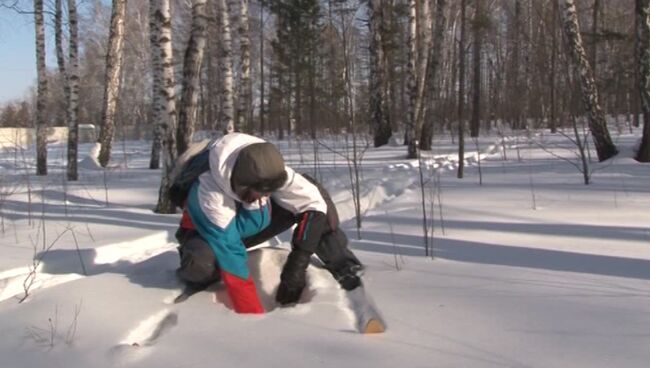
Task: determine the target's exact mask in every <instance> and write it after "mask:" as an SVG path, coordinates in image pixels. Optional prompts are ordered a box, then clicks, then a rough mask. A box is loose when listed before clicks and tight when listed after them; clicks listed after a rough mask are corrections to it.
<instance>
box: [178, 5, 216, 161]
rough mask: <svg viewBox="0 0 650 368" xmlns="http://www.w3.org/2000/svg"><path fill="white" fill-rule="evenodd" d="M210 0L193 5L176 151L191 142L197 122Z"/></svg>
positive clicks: (184, 147) (181, 150)
mask: <svg viewBox="0 0 650 368" xmlns="http://www.w3.org/2000/svg"><path fill="white" fill-rule="evenodd" d="M206 4H207V0H194V4H193V5H192V31H191V34H190V40H189V42H188V44H187V50H186V51H185V61H184V63H183V92H182V95H181V106H180V111H179V114H178V129H177V132H176V145H177V150H176V151H177V154H178V155H179V156H180V155H181V154H182V153H183V152H185V150H187V148H188V147H189V145H190V143H191V142H192V134H193V133H194V126H195V125H196V115H197V110H198V99H199V92H200V89H201V86H200V83H201V64H202V63H203V51H204V49H205V43H206V35H207V27H208V19H207V16H206Z"/></svg>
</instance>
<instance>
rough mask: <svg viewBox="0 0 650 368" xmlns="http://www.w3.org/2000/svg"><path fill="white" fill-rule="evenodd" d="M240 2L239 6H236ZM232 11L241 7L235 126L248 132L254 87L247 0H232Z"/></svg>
mask: <svg viewBox="0 0 650 368" xmlns="http://www.w3.org/2000/svg"><path fill="white" fill-rule="evenodd" d="M237 2H238V4H236V3H237ZM230 4H231V11H233V10H235V9H234V8H235V7H234V6H232V5H239V13H238V14H237V15H238V16H236V17H234V18H235V19H237V24H236V25H233V26H236V27H237V35H238V36H239V52H240V63H239V88H238V93H237V113H236V114H235V116H236V117H237V123H236V124H235V125H236V126H237V127H239V129H242V130H244V131H247V132H251V131H252V126H251V120H252V110H251V106H252V100H251V96H252V85H251V76H250V66H251V39H250V34H249V22H248V4H247V0H231V3H230Z"/></svg>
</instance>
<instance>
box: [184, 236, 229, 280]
mask: <svg viewBox="0 0 650 368" xmlns="http://www.w3.org/2000/svg"><path fill="white" fill-rule="evenodd" d="M178 251H179V253H180V257H181V266H180V267H179V268H178V269H177V270H176V274H177V275H178V277H180V278H181V279H182V280H183V281H185V282H189V283H193V284H196V285H197V286H204V285H207V284H211V283H213V282H216V281H219V279H220V274H219V268H218V267H217V264H216V258H215V256H214V252H213V251H212V248H210V246H209V245H208V243H207V242H206V241H205V240H203V238H201V237H200V236H198V235H197V236H194V237H192V238H190V239H188V240H186V241H185V242H184V243H183V244H182V245H181V246H180V247H179V248H178Z"/></svg>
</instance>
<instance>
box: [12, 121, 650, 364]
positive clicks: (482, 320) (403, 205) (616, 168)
mask: <svg viewBox="0 0 650 368" xmlns="http://www.w3.org/2000/svg"><path fill="white" fill-rule="evenodd" d="M635 137H638V132H637V134H635V135H620V136H616V141H617V144H619V146H620V148H621V151H622V152H621V154H620V155H619V156H617V157H616V158H615V159H613V160H610V161H608V162H605V163H602V164H601V163H593V164H592V169H593V170H594V172H593V175H592V180H593V183H592V184H591V185H589V186H585V185H584V184H583V183H582V181H583V178H582V175H581V174H580V173H579V172H578V171H577V170H576V168H575V167H574V166H572V165H571V164H570V163H568V162H567V161H564V160H562V159H559V158H557V157H556V156H558V155H559V156H562V157H565V158H567V159H570V160H572V161H575V162H577V159H576V158H575V157H574V153H573V151H575V150H571V149H569V148H570V146H569V145H568V143H567V140H566V139H565V138H562V137H560V136H551V135H548V134H546V135H536V136H535V137H534V140H533V141H528V140H527V139H525V138H524V137H523V136H521V137H518V138H516V137H509V138H508V139H506V141H505V142H504V145H501V144H500V143H499V141H500V140H499V138H498V137H495V136H493V137H484V138H481V139H480V142H479V144H478V147H477V145H475V144H474V142H473V141H471V140H470V141H469V144H468V149H469V151H472V152H470V153H468V155H467V157H468V166H467V167H466V171H465V178H464V179H462V180H459V179H457V178H456V172H455V168H456V163H455V154H454V152H455V146H454V144H453V143H452V142H451V141H450V140H449V137H441V138H440V139H437V140H436V142H435V143H436V144H435V147H436V148H435V149H434V151H433V152H432V153H426V154H424V156H423V157H422V160H421V161H419V160H406V159H404V153H405V149H404V147H402V146H390V147H383V148H380V149H372V148H369V149H366V150H363V152H362V153H363V160H362V161H361V169H362V173H361V177H362V180H363V183H362V185H361V190H360V192H361V196H362V213H363V217H362V228H361V230H360V233H359V234H360V239H357V230H356V227H355V224H356V221H355V219H354V206H353V201H352V197H351V189H350V188H351V186H350V179H349V177H350V172H349V170H348V165H347V164H346V161H345V159H344V157H343V156H344V155H345V150H343V149H342V148H341V147H342V146H343V144H344V142H343V141H342V140H340V139H339V140H337V139H329V140H326V141H325V142H326V143H322V144H318V145H317V146H316V147H317V148H316V150H315V149H314V144H313V142H311V141H302V142H298V141H289V142H287V141H282V142H277V143H278V145H279V146H280V147H281V148H282V151H283V152H284V153H285V155H286V157H287V161H288V163H289V164H290V165H291V166H293V167H296V168H298V169H301V170H303V171H305V172H308V173H310V174H315V175H316V176H318V177H319V178H321V180H322V181H323V183H324V184H325V186H326V187H327V188H328V189H329V190H330V191H331V193H332V196H333V198H334V200H335V201H336V202H337V205H338V208H339V211H340V213H341V217H342V218H343V220H344V222H343V226H344V228H345V229H346V231H347V233H348V235H349V237H350V239H351V247H352V248H353V249H354V251H355V253H356V254H357V255H358V256H359V258H360V259H361V260H362V261H363V262H364V263H365V264H366V266H367V272H366V274H365V276H364V281H365V284H366V287H367V290H368V292H369V293H370V294H371V295H372V297H373V298H374V300H375V302H376V304H377V305H378V306H379V308H380V309H381V311H382V313H383V315H384V318H385V320H386V321H387V323H388V330H387V331H386V333H384V334H379V335H361V334H359V333H357V332H356V330H355V321H354V316H353V314H352V313H351V310H350V306H349V303H348V301H347V299H346V298H345V295H344V293H343V292H341V290H340V289H339V288H338V286H337V284H336V283H335V282H334V281H333V279H332V278H331V276H329V274H328V273H327V272H326V271H324V270H323V269H321V268H319V267H318V266H317V265H316V264H314V265H313V266H311V267H310V268H309V274H308V276H309V286H308V290H307V291H306V292H305V293H304V294H303V298H302V302H301V303H300V304H299V305H297V306H296V307H293V308H277V306H276V305H275V303H274V292H275V288H276V287H277V283H278V279H279V273H280V269H281V267H282V264H283V261H284V257H286V249H287V247H288V244H287V243H286V241H287V240H288V239H289V236H288V235H285V236H283V237H281V238H280V239H278V240H279V241H278V242H277V243H278V244H276V247H274V248H265V249H261V250H258V251H255V252H252V253H251V254H250V264H251V269H252V272H253V275H254V277H255V280H256V282H257V283H258V286H259V290H260V293H261V298H262V300H263V304H264V305H265V307H266V309H267V310H268V313H266V314H265V315H262V316H247V315H237V314H235V313H234V312H232V311H231V309H230V308H229V301H228V298H227V296H226V295H225V293H224V291H223V290H221V289H217V290H212V291H211V292H203V293H200V294H197V295H195V296H193V297H192V298H190V299H189V300H188V301H186V302H184V303H181V304H173V303H172V300H173V298H174V297H175V296H176V295H177V294H178V293H179V290H178V289H179V287H180V286H179V284H178V282H177V281H176V280H175V278H174V274H173V272H174V269H175V267H176V265H177V262H178V258H177V254H176V250H175V247H176V244H175V243H174V238H173V233H174V231H175V227H176V224H177V222H178V217H179V215H158V214H155V213H153V212H151V209H152V208H153V207H154V205H155V203H156V199H157V190H158V185H159V175H160V171H159V170H149V169H148V164H149V163H148V154H149V151H150V147H149V145H148V142H116V144H115V151H114V156H113V163H114V164H115V166H114V167H113V168H111V169H109V170H107V171H103V170H100V169H98V168H97V167H96V165H94V163H93V162H92V160H88V159H84V160H82V161H81V162H80V180H79V181H78V182H75V183H67V184H66V183H65V182H64V180H63V176H62V167H61V166H62V162H64V161H63V157H64V151H65V150H64V145H62V144H58V145H57V144H54V145H52V146H51V149H50V150H49V162H50V164H51V165H52V166H51V167H50V175H48V176H47V177H46V178H42V177H36V176H33V175H27V174H32V172H33V171H34V170H33V169H32V168H31V167H30V168H29V169H27V170H25V169H23V168H24V167H25V166H26V165H33V163H32V162H31V160H30V159H25V158H24V157H33V154H32V153H31V152H21V151H17V150H11V149H9V150H5V151H3V152H2V153H1V154H0V178H1V179H0V184H2V186H1V187H2V189H0V211H1V214H2V223H1V225H0V226H1V227H0V326H2V329H1V331H2V334H1V335H0V356H1V357H2V358H1V359H2V363H0V366H2V367H7V368H13V367H103V366H106V367H113V366H119V367H228V366H231V367H243V368H248V367H267V368H270V367H283V368H284V367H286V366H287V365H291V364H298V365H299V366H309V367H313V366H323V367H352V366H357V367H391V368H394V367H396V366H401V367H544V368H546V367H646V366H647V364H648V361H650V283H649V280H650V225H649V223H650V214H649V212H648V208H650V166H648V165H643V164H639V163H637V162H635V161H634V160H632V159H631V158H630V157H631V156H632V153H631V147H632V146H633V144H634V141H635V139H636V138H635ZM504 147H505V149H506V152H505V157H506V158H507V160H504V159H503V158H504V152H503V151H502V149H503V148H504ZM81 149H82V151H83V152H88V151H89V150H90V149H91V146H90V145H82V147H81ZM315 151H316V152H317V155H318V157H319V159H318V160H317V161H314V159H313V157H314V152H315ZM332 151H337V152H339V153H342V155H341V154H338V153H333V152H332ZM477 151H479V152H480V153H481V155H480V158H481V159H480V160H479V159H478V157H479V155H478V154H477ZM82 156H83V155H82ZM419 162H422V163H424V165H422V167H423V169H424V177H425V181H426V188H425V190H424V192H425V200H424V208H425V210H426V212H427V218H428V220H429V221H428V233H429V239H428V243H429V244H431V249H430V252H429V253H430V254H432V255H433V257H431V256H429V257H427V256H426V255H425V241H424V235H423V215H422V211H423V210H422V208H423V205H422V191H421V189H420V185H419V184H420V176H419V167H420V165H419ZM479 162H480V165H479ZM434 170H435V171H434ZM479 172H480V175H479ZM479 178H482V185H479ZM28 184H29V187H30V188H31V191H30V192H29V193H28V190H27V187H28ZM29 194H31V198H29ZM432 231H433V234H432V233H431V232H432ZM44 249H46V251H43V250H44ZM35 256H36V259H37V261H36V262H37V263H38V262H39V261H40V263H38V267H37V271H36V273H35V274H32V276H33V275H35V278H34V280H33V281H34V282H33V284H32V285H31V287H30V293H29V297H28V298H27V299H26V300H25V301H24V302H22V303H19V300H20V299H22V298H23V296H24V291H23V290H24V286H23V285H24V284H25V282H26V281H30V280H31V279H32V278H31V277H30V271H31V270H32V269H33V265H34V262H35V261H33V259H34V258H35Z"/></svg>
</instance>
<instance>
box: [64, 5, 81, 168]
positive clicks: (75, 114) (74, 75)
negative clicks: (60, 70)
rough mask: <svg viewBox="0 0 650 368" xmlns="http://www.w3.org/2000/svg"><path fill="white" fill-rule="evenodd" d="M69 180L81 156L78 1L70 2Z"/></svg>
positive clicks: (68, 73)
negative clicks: (79, 151)
mask: <svg viewBox="0 0 650 368" xmlns="http://www.w3.org/2000/svg"><path fill="white" fill-rule="evenodd" d="M68 32H69V41H68V68H67V83H66V84H67V90H68V103H67V108H68V111H67V115H68V168H67V174H68V180H77V179H78V178H79V176H78V172H77V158H78V156H79V153H78V149H77V147H78V146H79V138H78V137H79V27H78V22H77V3H76V0H68Z"/></svg>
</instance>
